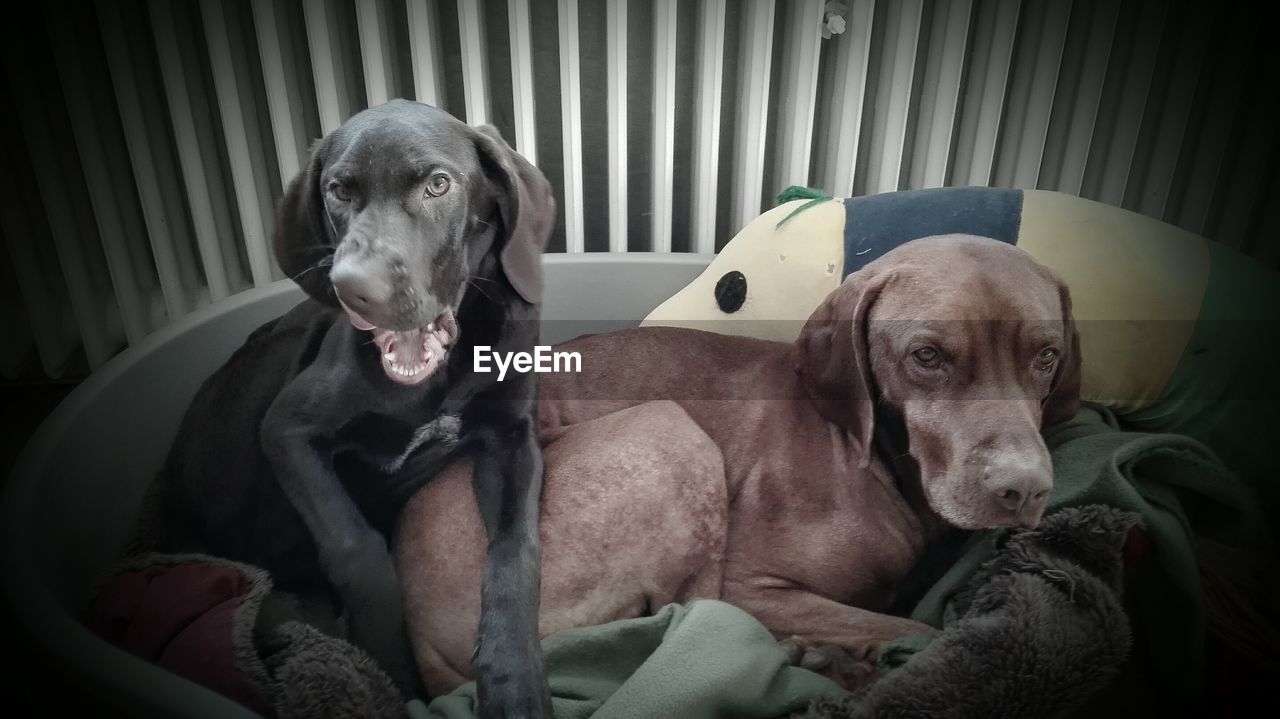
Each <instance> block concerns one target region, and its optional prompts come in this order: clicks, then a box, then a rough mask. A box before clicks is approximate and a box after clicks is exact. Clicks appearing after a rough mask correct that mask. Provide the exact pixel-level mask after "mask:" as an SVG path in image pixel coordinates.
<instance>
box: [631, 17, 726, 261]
mask: <svg viewBox="0 0 1280 719" xmlns="http://www.w3.org/2000/svg"><path fill="white" fill-rule="evenodd" d="M724 35H725V0H703V2H702V7H701V13H700V15H699V20H698V35H697V38H698V41H697V42H698V50H697V52H698V54H697V58H698V60H697V66H696V70H695V71H696V72H697V76H696V85H695V90H694V106H693V112H694V127H695V130H694V132H695V134H694V137H693V159H694V166H693V183H692V185H693V203H692V204H693V212H692V216H693V227H692V235H693V249H694V251H695V252H714V251H715V248H716V234H715V233H716V198H717V197H719V192H718V190H719V186H718V184H719V179H720V178H719V175H718V170H719V165H720V107H721V100H720V98H721V95H722V93H723V92H724V84H723V80H724ZM625 154H626V150H625V147H624V148H623V155H624V156H625ZM609 169H610V173H611V175H613V176H616V174H614V173H613V167H612V166H610V168H609Z"/></svg>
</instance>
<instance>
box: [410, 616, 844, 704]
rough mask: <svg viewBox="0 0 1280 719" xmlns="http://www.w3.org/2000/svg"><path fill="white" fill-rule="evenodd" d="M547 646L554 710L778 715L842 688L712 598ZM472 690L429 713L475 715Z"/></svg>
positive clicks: (576, 633) (551, 640) (575, 633)
mask: <svg viewBox="0 0 1280 719" xmlns="http://www.w3.org/2000/svg"><path fill="white" fill-rule="evenodd" d="M542 647H543V650H544V651H545V652H546V661H547V674H548V676H549V678H550V682H551V694H552V697H553V699H552V701H553V703H554V709H555V715H556V717H557V719H578V718H579V717H582V718H585V717H594V719H627V718H629V717H634V718H635V719H642V718H645V719H647V718H650V717H680V718H681V719H699V718H700V717H708V718H710V717H737V718H740V719H752V718H754V717H759V719H772V718H773V717H779V716H785V715H787V714H790V713H792V712H796V711H800V710H803V709H804V708H805V707H807V706H808V705H809V702H810V701H812V700H814V699H817V698H819V697H824V696H828V697H829V696H837V695H840V694H842V693H843V690H841V689H840V687H838V686H837V685H836V684H835V683H833V682H831V681H830V680H828V679H826V678H824V677H821V676H819V675H817V674H815V673H813V672H810V671H808V670H807V669H800V668H799V667H793V666H789V665H788V664H787V657H786V655H785V654H784V653H783V652H782V650H781V649H779V648H778V643H777V641H776V640H775V639H774V638H773V637H772V636H771V635H770V634H769V631H768V630H766V629H765V628H764V626H763V625H762V624H760V622H758V621H756V620H755V619H754V618H752V617H751V616H750V615H748V614H747V613H746V612H744V611H742V610H740V609H738V608H736V607H734V606H731V605H729V604H725V603H724V602H720V601H715V600H710V599H702V600H697V601H694V602H690V603H689V604H688V605H686V606H680V605H674V604H673V605H668V606H666V607H664V608H663V609H662V610H661V611H659V612H658V613H657V614H656V615H654V616H651V617H642V618H639V619H627V620H623V621H618V622H613V623H611V624H606V625H603V626H599V627H586V628H582V629H571V630H568V631H564V632H560V633H559V634H556V635H554V636H551V637H548V638H547V639H546V640H545V641H543V643H542ZM475 691H476V685H475V683H474V682H472V683H469V684H466V685H465V686H462V687H460V688H459V689H458V690H457V691H455V692H453V693H452V694H449V695H447V696H443V697H440V698H438V699H436V700H435V701H433V702H432V703H431V705H430V707H428V710H427V712H426V713H427V715H428V716H431V717H438V718H440V719H472V717H474V716H475ZM415 713H418V712H415Z"/></svg>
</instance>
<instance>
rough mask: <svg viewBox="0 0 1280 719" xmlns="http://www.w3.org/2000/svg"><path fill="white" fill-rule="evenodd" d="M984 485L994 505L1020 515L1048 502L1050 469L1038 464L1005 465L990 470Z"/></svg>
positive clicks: (1050, 481)
mask: <svg viewBox="0 0 1280 719" xmlns="http://www.w3.org/2000/svg"><path fill="white" fill-rule="evenodd" d="M986 486H987V489H988V490H990V492H991V495H992V498H993V499H995V501H996V503H997V504H999V505H1000V506H1001V507H1004V508H1005V509H1007V510H1009V511H1010V512H1013V513H1014V514H1021V513H1022V512H1023V510H1024V509H1031V508H1035V507H1036V506H1037V505H1040V504H1042V503H1043V502H1044V501H1045V500H1046V499H1048V497H1049V491H1050V490H1051V489H1053V481H1052V474H1051V473H1050V470H1048V469H1047V468H1044V467H1041V466H1040V464H1039V463H1035V464H1031V463H1021V462H1007V463H1000V464H996V465H993V466H992V467H991V469H990V471H989V473H988V476H987V481H986Z"/></svg>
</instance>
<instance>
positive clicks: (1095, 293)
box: [642, 187, 1280, 484]
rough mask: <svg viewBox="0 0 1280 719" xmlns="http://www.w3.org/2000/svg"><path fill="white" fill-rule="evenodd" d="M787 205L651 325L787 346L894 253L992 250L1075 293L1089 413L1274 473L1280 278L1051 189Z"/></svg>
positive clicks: (1167, 228) (783, 199)
mask: <svg viewBox="0 0 1280 719" xmlns="http://www.w3.org/2000/svg"><path fill="white" fill-rule="evenodd" d="M779 202H780V204H779V205H778V206H777V207H775V208H773V209H771V210H769V211H767V212H765V213H764V214H762V215H760V216H759V217H758V218H756V219H755V220H753V221H752V222H751V223H749V224H748V225H747V226H746V227H745V228H743V229H742V231H741V232H739V233H738V235H737V236H735V237H734V238H733V239H732V240H731V241H730V242H729V243H728V244H727V245H726V246H725V247H724V249H723V250H721V251H720V253H719V254H718V256H717V257H716V258H715V259H714V260H713V261H712V262H711V264H710V266H708V268H707V269H706V271H705V272H703V273H702V275H700V276H699V277H698V278H697V279H695V280H694V281H693V282H691V283H690V284H689V285H688V286H687V287H685V288H684V289H683V290H681V291H680V292H678V293H676V294H675V295H674V296H672V297H671V298H670V299H668V300H667V301H666V302H664V303H663V304H661V305H660V306H658V307H657V308H656V309H655V310H654V311H653V312H652V313H650V314H649V316H648V317H647V318H646V319H645V320H644V322H643V323H642V324H644V325H675V326H684V327H692V328H698V329H704V330H709V331H714V332H721V333H727V334H738V335H748V336H753V337H761V338H765V339H773V340H780V341H785V342H791V341H793V340H794V339H795V338H796V336H797V335H798V334H799V332H800V328H801V327H802V326H803V324H804V320H805V319H806V318H807V317H808V316H809V315H810V314H811V313H812V311H813V310H814V309H815V308H816V307H817V306H818V305H819V303H820V302H821V301H822V299H823V298H825V297H826V296H827V294H829V293H830V292H831V291H832V290H833V289H834V288H835V287H836V286H837V285H838V284H840V283H841V282H842V281H844V279H845V278H846V277H848V276H849V275H850V274H852V273H854V272H856V271H858V269H860V268H861V267H863V266H864V265H866V264H867V263H869V262H871V261H872V260H874V259H876V258H877V257H879V256H880V255H882V254H884V253H885V252H887V251H888V250H890V249H892V248H894V247H896V246H897V245H899V244H902V243H904V242H907V241H910V240H913V239H917V238H921V237H926V236H930V235H941V234H951V233H967V234H974V235H982V236H985V237H991V238H993V239H996V240H999V241H1002V242H1008V243H1012V244H1015V245H1017V246H1018V247H1020V248H1022V249H1023V250H1025V251H1026V252H1028V253H1029V254H1030V255H1031V256H1032V257H1034V258H1035V259H1036V260H1038V261H1039V262H1040V263H1042V264H1044V265H1046V266H1047V267H1049V268H1051V269H1052V270H1054V271H1056V272H1057V273H1058V274H1059V276H1061V277H1062V278H1063V280H1064V281H1065V282H1066V283H1067V285H1068V287H1069V288H1070V290H1071V299H1072V303H1073V311H1074V315H1075V318H1076V321H1077V329H1078V330H1079V333H1080V346H1081V352H1082V354H1083V356H1084V358H1085V362H1084V367H1083V370H1084V372H1083V377H1082V381H1083V386H1082V396H1083V398H1084V399H1085V400H1088V401H1091V402H1094V403H1096V404H1100V405H1103V406H1105V407H1107V408H1109V409H1110V410H1112V411H1113V412H1115V413H1116V415H1118V416H1119V417H1120V418H1121V420H1122V421H1123V422H1125V423H1126V424H1127V425H1128V426H1129V427H1131V428H1132V429H1137V430H1142V431H1151V432H1179V433H1182V434H1188V435H1191V436H1194V437H1196V438H1198V439H1201V440H1202V441H1205V442H1206V443H1207V444H1209V445H1210V446H1211V447H1213V448H1214V449H1216V450H1217V451H1218V452H1219V453H1220V454H1221V455H1222V456H1223V458H1224V459H1227V460H1228V461H1230V462H1232V464H1233V465H1235V466H1236V468H1237V470H1239V471H1241V472H1246V473H1249V474H1251V475H1253V476H1254V477H1257V476H1262V475H1264V474H1265V475H1269V476H1274V475H1275V473H1276V472H1275V469H1274V468H1275V460H1274V459H1273V458H1272V455H1273V453H1272V452H1271V450H1270V447H1269V446H1268V443H1269V442H1271V441H1274V439H1275V438H1276V437H1278V436H1280V432H1277V431H1276V428H1277V423H1276V420H1275V412H1274V411H1273V408H1274V407H1275V406H1276V404H1275V400H1276V399H1278V398H1280V382H1278V381H1277V372H1276V371H1275V370H1274V368H1273V365H1274V364H1275V361H1276V359H1277V358H1280V355H1278V354H1277V352H1276V350H1277V349H1280V340H1278V336H1280V282H1277V279H1280V277H1278V275H1277V273H1276V272H1274V271H1272V270H1269V269H1267V268H1264V267H1262V266H1261V265H1259V264H1257V263H1255V262H1253V261H1252V260H1250V259H1249V258H1247V257H1245V256H1244V255H1242V254H1240V253H1238V252H1236V251H1235V250H1233V249H1231V248H1229V247H1227V246H1225V245H1222V244H1220V243H1217V242H1212V241H1210V240H1207V239H1205V238H1203V237H1200V236H1197V235H1195V234H1192V233H1190V232H1187V231H1185V230H1182V229H1179V228H1177V227H1174V226H1172V225H1169V224H1166V223H1163V222H1160V221H1158V220H1155V219H1152V218H1149V217H1146V216H1145V215H1141V214H1138V213H1135V212H1130V211H1127V210H1123V209H1120V208H1117V207H1112V206H1110V205H1106V204H1102V203H1099V202H1094V201H1091V200H1087V199H1083V198H1080V197H1076V196H1074V195H1068V194H1064V193H1059V192H1051V191H1045V190H1018V189H1004V188H990V187H948V188H934V189H924V190H908V191H901V192H889V193H884V194H879V195H869V196H863V197H851V198H844V199H840V198H831V197H828V196H825V195H822V194H821V193H819V192H816V191H812V190H807V189H805V188H788V190H787V191H786V192H784V193H783V194H782V195H781V196H779ZM1272 484H1274V482H1272Z"/></svg>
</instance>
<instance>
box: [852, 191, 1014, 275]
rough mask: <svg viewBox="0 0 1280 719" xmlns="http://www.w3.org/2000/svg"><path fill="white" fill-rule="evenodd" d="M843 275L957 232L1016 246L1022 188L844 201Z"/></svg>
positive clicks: (888, 195) (895, 194)
mask: <svg viewBox="0 0 1280 719" xmlns="http://www.w3.org/2000/svg"><path fill="white" fill-rule="evenodd" d="M844 213H845V215H844V277H848V276H849V275H850V274H852V273H854V272H857V271H858V270H860V269H862V268H863V267H864V266H865V265H866V264H867V263H869V262H871V261H872V260H874V259H876V258H877V257H880V256H881V255H883V254H884V253H886V252H888V251H889V250H892V249H893V248H895V247H897V246H898V245H901V244H903V243H905V242H909V241H911V240H918V239H920V238H921V237H929V236H930V235H949V234H955V233H961V234H967V235H980V236H982V237H991V238H994V239H997V240H1000V241H1001V242H1007V243H1009V244H1011V245H1016V244H1018V229H1019V228H1020V227H1021V225H1022V190H1008V189H1003V188H996V187H934V188H929V189H927V190H904V191H902V192H886V193H883V194H879V195H864V196H862V197H850V198H848V199H846V200H845V201H844Z"/></svg>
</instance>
